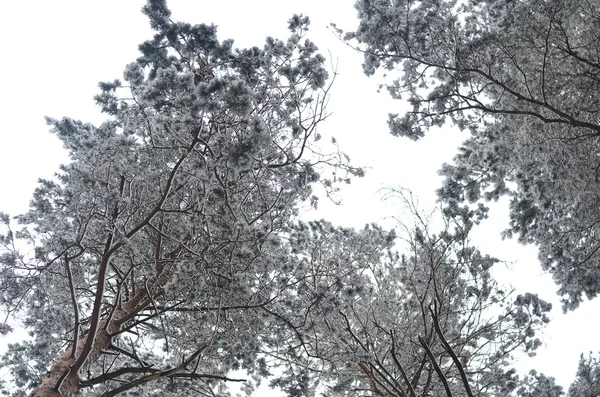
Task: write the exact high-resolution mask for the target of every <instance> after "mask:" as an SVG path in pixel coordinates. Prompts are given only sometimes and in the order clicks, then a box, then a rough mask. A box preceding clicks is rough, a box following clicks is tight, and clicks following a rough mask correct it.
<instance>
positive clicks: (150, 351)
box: [0, 0, 361, 396]
mask: <svg viewBox="0 0 600 397" xmlns="http://www.w3.org/2000/svg"><path fill="white" fill-rule="evenodd" d="M143 12H144V13H145V14H146V15H147V16H148V17H149V19H150V23H151V26H152V28H153V29H154V30H155V31H156V35H155V36H154V38H153V39H152V40H149V41H147V42H145V43H143V44H141V45H140V51H141V56H140V57H139V58H138V59H137V60H136V61H135V62H133V63H131V64H129V65H128V66H127V67H126V69H125V72H124V79H125V81H126V84H127V85H122V84H121V82H120V81H118V80H115V81H114V82H105V83H100V89H101V93H100V94H99V95H98V96H97V97H96V101H97V103H98V104H99V105H100V107H101V109H102V111H103V112H105V113H106V114H107V115H108V117H109V118H108V120H107V121H106V122H104V123H103V124H102V125H100V126H93V125H90V124H86V123H83V122H80V121H76V120H72V119H68V118H65V119H62V120H55V119H48V123H49V124H50V125H51V126H52V127H53V131H54V133H56V135H57V136H58V138H60V139H61V140H62V141H63V143H64V145H65V147H66V149H67V150H68V151H69V154H70V158H71V162H70V163H69V164H66V165H63V166H62V167H61V170H60V173H58V174H57V175H56V179H55V180H41V181H40V186H39V188H37V190H36V191H35V193H34V197H33V200H32V202H31V208H30V210H29V212H27V213H26V214H24V215H20V216H18V217H17V220H18V221H19V223H20V224H21V225H22V228H21V229H20V230H15V231H13V230H12V229H11V224H10V218H9V217H8V216H6V215H3V216H2V221H3V223H4V224H5V226H6V233H5V235H3V236H2V240H1V243H2V245H3V247H4V250H3V253H2V256H1V261H0V304H2V307H3V310H5V311H6V312H7V313H8V314H11V315H13V316H15V317H16V318H18V319H20V320H22V322H23V325H24V326H25V327H26V328H27V329H28V331H29V334H30V336H31V338H30V339H28V340H26V341H23V342H21V343H18V344H14V345H11V346H10V348H9V351H8V353H7V354H6V355H5V357H4V359H3V360H4V365H7V366H8V367H9V368H10V369H11V371H12V373H13V375H14V383H15V385H14V386H15V388H16V389H18V392H19V393H20V394H19V395H24V393H25V392H26V391H28V390H31V389H33V392H32V393H31V396H59V395H64V396H71V395H75V394H77V393H79V392H81V393H82V394H89V395H97V394H102V395H105V396H112V395H116V394H123V393H125V394H127V393H128V391H130V390H134V389H135V391H132V392H131V393H133V394H132V395H134V394H135V395H139V393H142V394H143V395H147V396H151V395H161V396H163V395H173V396H175V395H177V396H178V395H181V393H182V392H181V390H187V392H189V391H190V390H191V391H194V392H195V393H198V394H200V395H201V394H210V393H212V389H213V388H214V386H215V382H220V381H227V380H232V379H229V378H228V374H229V372H230V371H231V370H235V369H240V368H241V369H244V370H246V371H249V372H254V373H264V372H265V371H266V369H265V368H264V366H263V365H262V363H263V361H261V360H259V353H260V352H261V351H262V350H263V349H264V345H265V343H266V342H264V340H268V335H269V334H270V332H271V330H272V329H274V328H276V327H277V326H278V324H279V323H280V322H282V321H283V322H285V318H286V315H287V314H289V309H287V306H286V304H285V299H287V297H289V296H291V295H293V292H292V291H291V290H292V289H294V288H295V286H294V285H291V284H287V283H286V282H285V280H284V278H285V271H284V269H285V266H286V265H287V266H293V258H290V255H289V250H288V247H287V245H286V243H285V241H286V240H285V239H286V235H287V234H288V233H289V228H290V223H291V222H292V221H293V220H294V218H295V216H296V213H297V206H298V205H300V204H301V203H303V202H305V201H306V200H311V201H312V202H313V204H314V201H315V200H316V199H315V198H314V196H313V195H312V186H313V185H314V184H315V183H320V184H321V185H322V186H323V187H324V188H325V189H326V191H328V192H331V191H332V190H333V189H334V186H333V185H332V183H333V182H334V181H332V180H331V179H329V178H328V175H329V174H332V175H337V176H335V178H339V176H340V175H342V176H343V174H344V172H346V173H348V175H350V174H353V175H360V174H361V171H360V170H359V169H355V168H352V167H350V166H348V164H347V162H346V158H345V157H343V156H341V155H340V154H339V152H336V153H334V154H333V155H332V156H329V155H324V154H319V153H321V152H322V151H321V152H319V153H317V152H316V151H315V143H314V142H315V141H316V140H318V138H319V135H318V133H317V131H316V129H317V125H318V124H319V123H320V122H321V121H322V120H323V119H325V117H326V115H327V114H326V112H325V103H326V99H327V91H328V86H327V85H326V81H327V77H328V74H327V71H326V69H325V68H324V58H323V57H322V56H321V55H319V54H318V53H317V52H316V51H317V48H316V46H315V45H314V44H313V43H312V42H310V41H309V40H304V39H303V36H304V35H305V33H306V31H307V26H308V23H309V21H308V18H306V17H302V16H295V17H294V18H292V19H291V20H290V23H289V27H290V29H291V31H292V35H291V36H290V38H289V39H288V40H287V41H281V40H276V39H273V38H268V39H267V41H266V44H265V46H264V47H263V48H258V47H253V48H249V49H240V50H238V49H234V48H233V43H232V41H231V40H227V41H222V42H220V41H218V40H217V38H216V28H215V27H214V26H208V25H190V24H187V23H179V22H173V21H171V20H170V12H169V10H168V9H167V7H166V4H165V1H164V0H149V1H148V3H147V5H146V6H145V7H144V8H143ZM336 170H337V171H336ZM18 240H20V241H21V243H19V242H18ZM23 242H25V243H26V244H29V247H30V252H31V254H22V253H20V252H19V251H18V250H17V248H16V246H18V245H19V244H23ZM4 328H5V327H4ZM4 328H2V330H3V331H4ZM187 392H186V393H187Z"/></svg>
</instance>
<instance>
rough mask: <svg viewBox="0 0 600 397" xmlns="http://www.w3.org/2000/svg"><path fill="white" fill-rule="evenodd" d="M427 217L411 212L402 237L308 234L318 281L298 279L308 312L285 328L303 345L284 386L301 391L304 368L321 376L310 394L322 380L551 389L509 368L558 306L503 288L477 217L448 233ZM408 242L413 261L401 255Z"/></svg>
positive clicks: (305, 241) (327, 390) (534, 343)
mask: <svg viewBox="0 0 600 397" xmlns="http://www.w3.org/2000/svg"><path fill="white" fill-rule="evenodd" d="M413 209H414V208H413ZM415 213H416V212H415ZM416 214H418V213H416ZM425 219H426V218H425V217H423V216H416V217H415V224H412V223H410V221H409V220H408V216H404V217H403V221H404V222H405V224H407V225H409V226H408V227H407V228H406V229H405V230H404V232H403V233H402V234H400V236H396V234H395V233H393V232H386V231H384V230H382V229H381V228H380V227H377V226H376V225H370V226H368V227H366V228H365V229H363V230H359V231H355V230H351V229H343V228H342V229H340V228H335V227H333V226H332V225H330V224H327V223H324V222H316V223H311V224H309V225H307V226H306V228H308V229H309V230H310V234H309V236H310V238H307V234H306V233H302V234H300V235H298V238H297V240H299V241H298V243H297V245H298V246H300V247H302V248H301V249H300V252H302V253H303V256H304V258H305V259H304V261H305V262H306V266H309V267H310V268H312V269H313V272H314V274H318V275H319V277H314V278H306V277H305V278H303V279H299V278H298V277H293V276H290V277H291V278H293V279H294V282H295V283H298V284H299V285H300V286H301V287H300V288H298V290H297V292H298V294H299V295H298V299H297V301H296V302H298V304H299V307H298V308H297V309H296V310H295V311H297V312H298V313H302V314H303V315H302V316H299V317H298V318H297V319H296V321H297V322H295V323H294V327H292V328H287V329H282V331H286V332H287V333H290V334H292V333H299V334H301V335H302V336H303V343H302V344H298V345H296V346H290V349H289V352H288V354H287V355H286V357H287V358H288V360H289V363H290V365H288V366H287V367H286V371H287V372H286V374H287V376H286V377H283V378H280V379H278V380H277V381H276V382H275V383H276V384H277V385H280V386H281V385H283V386H287V387H290V386H291V385H294V383H293V382H292V381H291V380H293V379H297V378H298V375H301V374H302V373H301V372H299V370H298V368H304V369H305V371H306V373H308V374H312V383H310V382H308V381H307V382H305V383H304V385H306V386H304V389H307V390H311V389H310V387H311V385H312V388H313V389H315V388H316V386H315V384H316V383H318V384H319V385H320V386H321V390H323V393H324V394H323V395H325V396H389V397H405V396H410V397H417V396H419V397H425V396H439V397H442V396H443V397H451V396H452V395H454V396H462V395H468V396H474V395H476V396H490V397H491V396H521V395H526V394H520V392H521V391H525V390H529V389H531V388H530V387H529V386H530V385H531V386H532V387H533V388H535V387H537V388H543V383H544V381H551V378H545V377H543V381H540V380H539V379H538V378H539V377H537V378H536V377H531V376H529V377H525V378H522V377H521V378H520V377H519V376H518V375H517V374H516V371H515V370H514V369H512V367H511V363H512V362H513V360H514V353H516V352H520V353H523V352H528V353H530V354H534V352H535V350H536V349H537V348H538V347H539V346H540V345H541V342H540V341H539V339H538V338H537V336H538V335H537V334H536V332H537V331H538V330H539V329H540V328H543V326H544V325H545V323H546V322H547V321H548V318H547V317H546V313H547V312H548V311H549V310H550V308H551V305H550V304H548V303H546V302H544V301H543V300H541V299H539V298H538V297H537V296H536V295H533V294H524V295H520V296H514V295H512V294H511V293H510V291H507V290H506V289H504V288H502V286H500V285H498V284H497V283H496V282H495V281H494V279H493V278H492V276H491V270H492V268H493V266H494V265H495V264H496V263H497V262H498V261H497V260H496V259H494V258H490V257H488V256H485V255H482V254H481V253H479V252H478V251H477V250H476V249H474V248H473V247H472V246H470V245H469V238H468V235H469V230H470V229H471V226H472V223H471V221H470V220H469V219H468V218H467V219H465V222H457V221H456V220H454V221H452V220H450V219H447V220H446V221H447V222H446V227H445V228H443V230H441V231H439V232H438V233H433V231H432V229H433V227H432V226H431V225H429V222H427V221H426V220H425ZM398 238H401V239H403V240H404V243H403V244H400V245H399V247H398V248H399V249H403V250H406V254H405V255H401V254H399V253H398V251H396V249H395V248H394V247H393V243H394V241H397V240H398ZM324 269H328V271H324ZM290 336H291V335H286V333H284V334H283V336H281V337H280V339H281V340H289V339H290ZM292 375H295V377H294V376H292ZM296 387H298V386H297V385H296ZM298 389H301V388H299V387H298ZM532 390H533V389H532ZM556 390H560V388H557V389H556ZM469 393H470V394H469ZM299 395H302V396H304V395H305V394H299ZM557 396H558V394H557Z"/></svg>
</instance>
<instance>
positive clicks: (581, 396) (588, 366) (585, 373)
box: [568, 354, 600, 397]
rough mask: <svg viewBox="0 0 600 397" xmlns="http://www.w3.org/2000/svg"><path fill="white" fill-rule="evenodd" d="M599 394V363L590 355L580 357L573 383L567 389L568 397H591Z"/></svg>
mask: <svg viewBox="0 0 600 397" xmlns="http://www.w3.org/2000/svg"><path fill="white" fill-rule="evenodd" d="M598 394H600V361H599V360H598V358H596V357H592V356H591V355H590V356H589V357H587V358H585V357H584V356H583V354H582V355H581V359H580V360H579V368H577V375H576V376H575V381H574V382H573V383H572V384H571V387H569V395H568V396H569V397H593V396H597V395H598Z"/></svg>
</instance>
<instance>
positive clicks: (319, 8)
mask: <svg viewBox="0 0 600 397" xmlns="http://www.w3.org/2000/svg"><path fill="white" fill-rule="evenodd" d="M143 3H144V1H142V0H128V1H120V0H102V1H99V0H92V1H85V2H83V1H79V0H57V1H52V2H50V1H44V0H21V1H11V2H5V4H3V12H2V17H0V18H2V21H1V23H0V37H2V38H3V52H4V56H3V58H4V59H3V61H2V62H0V88H1V90H2V91H1V94H0V116H1V117H0V120H1V122H0V148H1V152H0V154H1V155H0V187H1V188H0V189H1V190H0V211H2V212H6V213H9V214H12V215H15V214H18V213H22V212H24V211H26V210H27V205H28V202H29V198H30V196H31V193H32V191H33V189H34V188H35V186H36V181H37V179H38V178H40V177H43V178H50V177H52V175H53V173H54V172H55V171H56V170H57V167H58V165H59V164H60V163H62V162H65V161H66V160H67V157H66V154H65V152H64V150H63V149H62V146H61V144H60V143H59V142H58V140H57V139H56V138H55V137H54V136H53V135H51V134H50V133H49V132H48V130H49V129H48V126H47V125H46V124H45V121H44V116H50V117H54V118H61V117H63V116H68V117H71V118H75V119H81V120H83V121H86V122H92V123H99V122H101V121H102V120H103V116H102V115H101V114H100V113H99V111H98V109H97V107H96V106H95V104H94V102H93V99H92V97H93V96H94V95H95V94H96V93H98V88H97V83H98V82H99V81H109V80H113V79H115V78H121V75H122V71H123V68H124V66H125V65H126V64H127V63H129V62H131V61H133V60H134V59H135V58H136V57H137V55H138V53H137V45H138V44H139V43H141V42H142V41H144V40H146V39H148V38H150V37H151V36H150V35H151V34H152V33H151V31H150V28H149V25H148V23H147V21H146V17H145V16H144V15H142V14H141V12H140V11H139V10H140V8H141V7H142V5H143ZM169 6H170V8H171V9H172V11H173V19H176V20H183V21H186V22H191V23H215V24H216V25H218V32H219V38H220V39H227V38H233V39H234V40H235V44H236V46H239V47H245V46H253V45H258V46H261V45H262V43H263V42H264V39H265V38H266V37H267V36H273V37H279V38H286V37H287V29H286V27H287V22H286V21H287V20H288V19H289V18H290V17H291V16H292V15H293V14H294V13H303V14H304V15H308V16H309V17H310V18H311V21H312V23H311V33H310V36H309V37H310V38H311V40H313V41H314V42H315V43H316V44H317V46H318V47H319V48H320V50H321V53H322V54H323V55H324V56H326V57H327V58H328V59H329V60H330V62H331V69H332V70H334V69H335V70H336V74H337V76H336V80H335V83H334V85H333V89H332V91H331V98H330V102H329V106H328V110H329V111H330V112H331V116H330V117H329V118H328V119H327V120H326V121H325V122H324V123H323V124H322V125H321V127H320V128H321V130H320V131H319V132H320V133H322V134H323V135H327V136H334V137H335V138H336V140H337V141H338V142H339V144H340V147H341V148H342V150H343V151H345V152H346V153H347V154H349V155H350V157H351V159H352V161H353V163H354V165H358V166H365V167H366V169H367V175H366V177H365V178H363V179H361V180H353V181H352V183H351V184H350V185H348V186H344V188H343V190H342V191H341V192H340V196H339V197H340V198H341V199H342V202H343V205H341V206H336V205H333V204H332V203H330V202H327V200H322V202H321V203H320V206H319V209H318V211H317V212H315V213H307V214H305V216H307V217H312V218H318V217H325V218H327V219H328V220H330V221H332V222H334V223H339V224H342V225H345V226H356V227H361V226H363V225H364V224H366V223H370V222H377V221H384V222H386V221H387V220H388V218H389V217H390V216H393V215H396V212H395V211H397V207H394V206H393V205H392V203H387V204H386V203H383V202H382V201H381V193H380V192H379V191H380V189H382V188H385V187H390V186H391V187H398V186H402V187H404V188H408V189H410V190H412V191H413V193H414V194H415V196H416V197H418V199H419V202H420V206H421V208H423V209H430V208H434V207H435V205H436V203H435V193H434V192H435V189H436V188H438V187H439V186H440V182H441V178H440V177H439V176H438V175H437V170H438V169H439V168H440V166H441V164H442V163H443V162H449V161H451V159H452V157H453V156H454V154H455V152H456V148H457V147H458V145H459V144H460V142H461V141H462V140H463V139H464V138H465V137H466V136H465V134H464V133H461V132H459V131H457V130H456V129H453V128H452V127H444V128H442V129H439V130H436V131H432V132H431V133H429V134H428V135H427V136H426V137H425V138H424V139H422V140H421V141H419V142H412V141H409V140H407V139H400V138H394V137H392V136H391V135H390V134H389V133H388V132H387V125H386V120H387V114H388V113H390V112H401V111H402V104H401V103H399V102H398V101H393V100H391V99H390V98H388V96H387V94H386V93H385V92H382V93H378V92H377V88H378V84H380V83H382V82H384V80H383V77H381V76H380V77H376V78H367V77H366V76H364V75H363V74H362V70H361V66H360V65H361V62H362V56H361V55H360V54H358V53H357V52H356V51H354V50H353V49H352V48H350V47H348V46H347V45H346V44H344V43H343V42H341V41H340V40H339V39H338V38H337V37H336V36H335V35H334V34H333V32H332V31H331V30H330V29H328V25H329V24H330V23H332V22H333V23H336V24H337V26H338V27H339V28H342V29H344V30H352V29H353V28H355V27H356V24H357V21H356V12H355V10H354V8H353V1H352V0H336V1H323V0H303V1H282V0H278V1H276V0H253V1H247V0H221V1H189V0H188V1H183V0H179V1H174V0H171V1H169ZM506 208H507V202H506V201H501V202H499V203H496V204H494V205H493V206H492V210H491V216H490V219H489V220H487V221H486V222H485V223H484V224H483V225H481V227H479V228H478V229H477V230H476V231H475V233H474V234H473V238H474V242H475V244H476V245H477V246H478V247H479V248H480V249H481V251H482V252H484V253H488V254H490V255H493V256H496V257H498V258H500V259H502V260H505V261H506V262H507V264H506V266H505V267H504V268H503V269H502V271H501V272H499V277H501V278H502V279H503V280H506V281H509V282H510V283H511V284H512V285H513V286H514V288H515V289H516V290H517V291H521V292H525V291H531V292H537V293H539V294H540V296H541V297H542V298H543V299H546V300H549V301H553V302H555V310H554V312H553V321H552V323H551V324H550V326H549V327H548V328H547V329H546V331H545V335H544V337H543V340H544V342H545V343H546V346H545V347H544V348H543V351H541V352H540V353H539V354H538V357H537V358H534V359H522V360H520V362H519V368H520V369H523V370H528V369H529V368H536V370H538V372H545V373H546V374H547V375H551V376H554V377H555V378H556V379H557V380H558V382H559V383H560V384H562V385H563V386H565V387H568V384H569V383H570V381H571V380H572V379H573V376H574V374H575V371H576V368H577V362H578V359H579V355H580V353H582V352H584V353H586V354H587V352H588V351H590V350H591V351H595V352H597V351H599V350H600V340H599V339H600V338H597V335H596V332H595V331H596V329H595V327H594V325H595V324H593V323H592V321H593V320H591V319H593V318H595V317H596V313H597V312H598V309H599V308H600V306H599V305H600V303H599V302H591V303H584V304H583V305H582V306H581V308H579V309H578V310H577V311H576V312H574V313H569V314H567V315H563V314H562V313H561V310H560V304H559V303H558V301H557V298H556V297H555V295H554V291H555V289H556V288H555V286H554V285H553V283H552V282H551V279H550V277H549V276H548V275H545V274H543V272H542V270H541V268H540V266H539V264H538V262H537V259H536V250H535V247H523V246H521V245H519V244H517V243H516V242H515V241H502V240H501V239H500V232H501V231H502V230H503V229H504V228H505V227H506V225H507V209H506ZM15 337H18V335H14V334H13V335H12V336H11V338H15ZM1 338H2V336H0V349H1V346H2V345H3V342H4V343H5V342H6V341H3V340H2V339H1Z"/></svg>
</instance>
